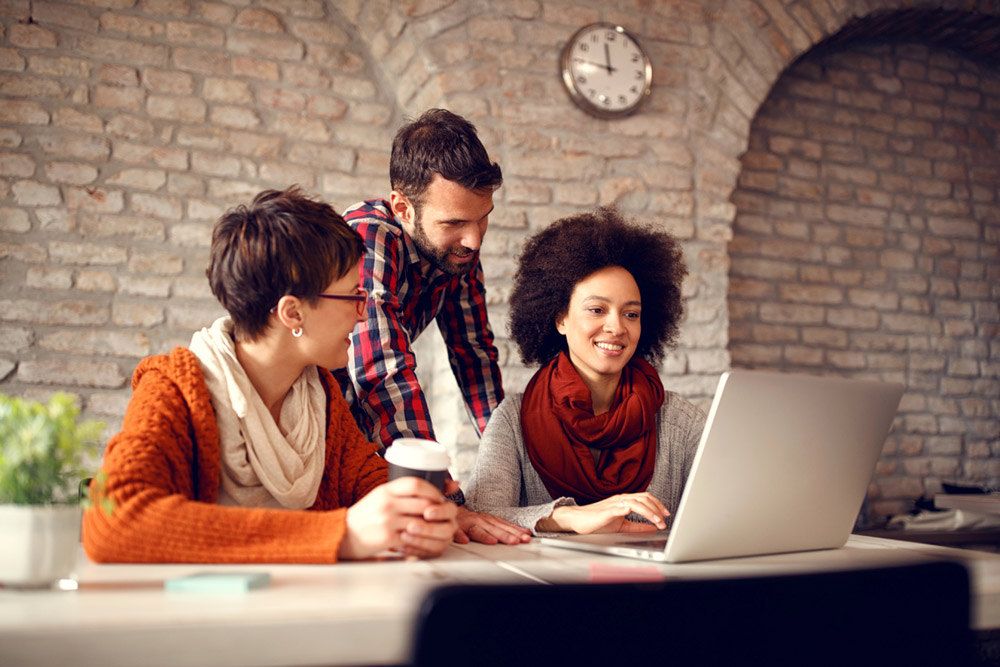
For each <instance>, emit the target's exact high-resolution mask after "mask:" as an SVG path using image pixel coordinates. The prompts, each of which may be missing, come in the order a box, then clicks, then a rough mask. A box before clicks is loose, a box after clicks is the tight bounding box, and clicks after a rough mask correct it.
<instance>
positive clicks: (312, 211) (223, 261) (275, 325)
mask: <svg viewBox="0 0 1000 667" xmlns="http://www.w3.org/2000/svg"><path fill="white" fill-rule="evenodd" d="M363 253H364V245H363V243H362V241H361V237H360V236H359V235H358V234H357V232H355V231H353V230H352V229H351V228H350V227H349V226H348V225H347V224H346V223H345V222H344V220H343V218H341V216H340V215H338V214H337V213H336V211H334V210H333V208H331V207H330V206H329V205H328V204H325V203H322V202H319V201H314V200H312V199H310V198H308V197H306V196H305V195H304V194H303V193H302V192H301V191H300V190H298V189H297V188H294V187H293V188H289V189H288V190H285V191H280V192H279V191H276V190H268V191H265V192H262V193H261V194H259V195H258V196H257V197H256V198H255V199H254V201H253V203H252V204H251V205H250V206H249V207H247V206H239V207H236V208H234V209H232V210H230V211H228V212H227V213H226V214H225V215H224V216H223V217H222V218H221V219H220V220H219V222H218V223H217V224H216V226H215V229H214V230H213V233H212V248H211V255H210V260H209V266H208V270H207V272H206V273H207V275H208V280H209V284H210V285H211V288H212V293H213V294H214V295H215V296H216V298H217V299H218V300H219V302H220V303H221V304H222V305H223V307H224V308H225V309H226V310H227V312H228V315H227V316H225V317H222V318H219V319H218V320H216V322H215V323H214V324H213V325H212V326H211V327H210V328H207V329H202V330H201V331H199V332H197V333H195V334H194V336H193V337H192V340H191V344H190V346H189V347H188V348H183V347H177V348H175V349H174V350H173V351H172V352H171V353H170V354H169V355H158V356H153V357H149V358H147V359H144V360H143V361H142V362H141V363H140V364H139V366H138V367H137V368H136V371H135V373H134V375H133V378H132V389H133V396H132V400H131V401H130V402H129V406H128V409H127V411H126V414H125V420H124V423H123V426H122V431H121V432H120V433H119V434H118V435H116V436H115V437H114V438H112V439H111V441H110V442H109V443H108V446H107V449H106V451H105V456H104V464H103V466H102V475H101V478H102V480H103V483H102V484H99V485H98V487H101V486H103V489H101V488H97V489H95V490H94V493H95V494H104V495H105V496H106V497H108V498H110V499H111V501H112V502H113V504H114V510H113V512H111V513H107V512H105V511H104V510H102V509H99V507H100V505H101V503H95V507H93V508H91V509H89V510H88V511H87V512H86V514H85V515H84V531H83V542H84V547H85V548H86V551H87V554H88V555H89V556H90V557H91V558H92V559H94V560H96V561H110V562H172V563H179V562H199V563H213V562H215V563H236V562H244V563H250V562H272V563H332V562H336V561H338V560H342V559H354V558H367V557H370V556H373V555H374V554H375V553H377V552H379V551H382V550H384V549H396V550H399V551H401V552H403V553H404V554H409V555H416V556H433V555H436V554H439V553H441V551H443V550H444V548H445V547H446V546H447V545H448V544H449V543H450V542H451V538H452V535H453V534H454V532H455V529H456V523H455V514H456V508H455V506H454V505H453V504H452V503H450V502H448V501H446V500H445V498H444V496H443V495H442V494H441V492H440V491H439V490H438V489H437V488H435V487H434V486H432V485H430V484H429V483H427V482H425V481H424V480H419V479H416V478H413V477H410V478H403V479H398V480H395V481H393V482H388V483H386V480H387V477H388V475H387V464H386V462H385V461H384V460H383V459H381V458H380V457H379V456H378V455H377V448H376V446H375V445H373V444H372V443H370V442H367V441H366V440H365V439H364V437H363V436H362V434H361V432H360V431H359V430H358V427H357V425H356V424H355V422H354V419H353V418H352V416H351V413H350V410H349V409H348V406H347V403H346V402H345V401H344V397H343V395H342V394H341V393H340V388H339V385H338V384H337V382H336V381H335V380H334V379H333V377H332V375H331V374H330V372H329V371H328V370H327V369H328V368H341V367H343V366H345V365H346V364H347V354H348V346H349V345H350V341H349V339H348V336H349V335H350V333H351V330H352V329H353V328H354V325H355V324H356V323H357V322H358V320H359V319H360V318H361V317H362V312H363V310H364V306H365V303H366V301H367V299H368V297H367V295H366V294H365V292H364V290H361V289H360V288H359V286H358V261H359V259H360V258H361V256H362V254H363ZM456 486H457V485H456Z"/></svg>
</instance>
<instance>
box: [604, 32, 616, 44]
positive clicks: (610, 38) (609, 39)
mask: <svg viewBox="0 0 1000 667" xmlns="http://www.w3.org/2000/svg"><path fill="white" fill-rule="evenodd" d="M616 39H618V33H617V32H609V33H608V34H606V35H604V40H605V41H606V42H613V41H615V40H616Z"/></svg>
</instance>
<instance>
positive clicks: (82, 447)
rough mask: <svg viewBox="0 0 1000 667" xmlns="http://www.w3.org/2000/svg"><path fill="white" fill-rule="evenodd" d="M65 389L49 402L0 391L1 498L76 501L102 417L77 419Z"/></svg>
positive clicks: (43, 502) (23, 501)
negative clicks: (99, 418) (64, 391)
mask: <svg viewBox="0 0 1000 667" xmlns="http://www.w3.org/2000/svg"><path fill="white" fill-rule="evenodd" d="M79 413H80V411H79V409H78V408H77V407H76V404H75V403H74V401H73V397H72V396H70V395H69V394H64V393H58V394H56V395H55V396H53V397H52V398H51V399H50V400H49V402H48V404H43V403H40V402H38V401H26V400H24V399H22V398H19V397H14V396H6V395H4V394H0V504H11V503H12V504H17V505H47V504H53V503H75V502H77V501H78V500H79V497H80V496H79V493H78V492H77V486H78V484H79V482H80V480H81V479H83V478H84V477H87V476H89V475H88V474H87V472H86V471H85V470H84V464H85V461H86V460H87V458H88V457H89V456H95V455H96V453H97V450H98V445H99V443H100V438H101V434H102V432H103V430H104V423H103V422H100V421H95V420H85V421H79V420H78V416H79Z"/></svg>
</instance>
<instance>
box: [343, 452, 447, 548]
mask: <svg viewBox="0 0 1000 667" xmlns="http://www.w3.org/2000/svg"><path fill="white" fill-rule="evenodd" d="M397 447H399V449H398V450H397V449H396V448H397ZM393 452H396V453H395V454H393ZM386 460H387V461H389V480H390V481H389V482H387V483H386V484H383V485H382V486H380V487H378V488H376V489H374V490H373V491H372V492H371V493H369V494H368V495H366V496H365V497H364V498H362V499H361V500H359V501H358V502H357V503H355V504H354V505H353V506H351V507H350V508H348V510H347V527H346V530H345V532H344V538H343V540H342V541H341V544H340V549H339V550H338V556H339V558H341V559H361V558H370V557H371V556H374V555H375V554H376V553H378V552H379V551H383V550H386V549H393V550H395V551H399V552H401V553H403V554H404V555H407V556H417V557H420V558H427V557H430V556H436V555H439V554H440V553H441V552H442V551H444V550H445V548H446V547H447V546H448V544H450V543H451V540H452V536H453V535H454V533H455V529H456V528H457V523H456V522H455V515H456V513H457V511H458V508H457V507H455V505H454V504H453V503H451V502H449V501H448V500H447V499H446V498H445V497H444V493H445V492H454V491H456V490H457V489H456V488H455V487H457V482H454V481H452V480H448V479H447V472H448V463H449V457H448V454H447V452H445V451H444V448H443V447H442V446H441V445H439V444H438V443H435V442H432V441H429V440H418V439H416V438H405V439H402V440H397V441H396V442H395V443H393V445H392V446H391V447H389V449H388V450H387V452H386ZM449 487H450V488H449Z"/></svg>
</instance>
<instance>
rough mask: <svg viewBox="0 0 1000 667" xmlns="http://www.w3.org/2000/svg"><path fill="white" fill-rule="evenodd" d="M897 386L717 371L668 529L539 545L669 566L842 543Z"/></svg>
mask: <svg viewBox="0 0 1000 667" xmlns="http://www.w3.org/2000/svg"><path fill="white" fill-rule="evenodd" d="M903 390H904V387H903V385H901V384H898V383H885V382H874V381H868V380H852V379H844V378H836V377H815V376H810V375H794V374H783V373H773V372H763V371H749V370H732V371H728V372H726V373H723V374H722V377H721V378H720V379H719V386H718V388H717V389H716V392H715V398H714V399H713V401H712V407H711V408H710V409H709V412H708V420H707V422H706V424H705V430H704V431H703V432H702V434H701V441H700V442H699V444H698V449H697V452H696V453H695V457H694V461H693V464H692V467H691V472H690V474H689V475H688V479H687V483H686V484H685V487H684V492H683V494H682V495H681V501H680V504H679V505H678V507H677V515H676V516H675V517H674V521H673V524H672V526H671V528H670V530H669V532H666V531H663V532H658V533H639V534H637V533H613V534H600V535H563V534H560V535H559V536H550V537H542V538H541V540H540V541H541V543H542V544H545V545H549V546H557V547H566V548H571V549H582V550H585V551H595V552H599V553H606V554H612V555H616V556H627V557H631V558H643V559H649V560H656V561H663V562H668V563H681V562H686V561H695V560H708V559H715V558H732V557H739V556H754V555H762V554H774V553H785V552H793V551H812V550H818V549H836V548H839V547H842V546H843V545H844V543H845V542H846V541H847V538H848V537H849V536H850V534H851V531H852V529H853V528H854V523H855V521H856V519H857V515H858V511H859V510H860V508H861V503H862V502H863V501H864V499H865V495H866V493H867V490H868V484H869V482H870V480H871V476H872V472H873V470H874V469H875V463H876V462H877V461H878V458H879V455H880V453H881V451H882V445H883V444H884V442H885V439H886V436H887V435H888V434H889V430H890V429H891V427H892V423H893V419H894V417H895V415H896V409H897V408H898V407H899V401H900V398H901V397H902V395H903Z"/></svg>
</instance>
